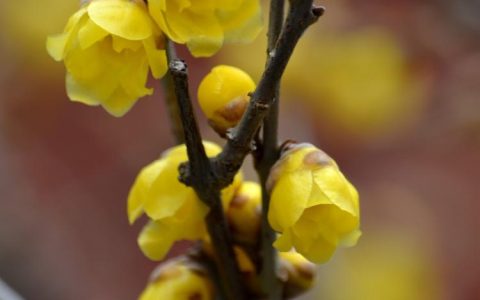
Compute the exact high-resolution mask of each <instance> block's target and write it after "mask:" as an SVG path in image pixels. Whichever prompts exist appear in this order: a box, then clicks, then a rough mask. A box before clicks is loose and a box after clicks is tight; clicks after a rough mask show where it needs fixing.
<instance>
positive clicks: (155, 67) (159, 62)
mask: <svg viewBox="0 0 480 300" xmlns="http://www.w3.org/2000/svg"><path fill="white" fill-rule="evenodd" d="M143 47H144V48H145V52H146V54H147V59H148V64H149V65H150V69H151V70H152V75H153V77H155V78H157V79H159V78H161V77H162V76H163V75H165V73H166V72H167V69H168V66H167V54H166V52H165V50H160V49H157V47H156V45H155V40H154V38H153V37H151V38H148V39H146V40H144V41H143Z"/></svg>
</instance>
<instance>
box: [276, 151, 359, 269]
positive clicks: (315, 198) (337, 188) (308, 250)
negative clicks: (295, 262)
mask: <svg viewBox="0 0 480 300" xmlns="http://www.w3.org/2000/svg"><path fill="white" fill-rule="evenodd" d="M268 187H269V189H270V193H271V200H270V208H269V211H268V220H269V222H270V225H271V226H272V228H273V229H274V230H275V231H277V232H279V236H278V238H277V240H276V241H275V243H274V246H275V247H276V248H277V249H279V250H280V251H289V250H290V249H292V247H294V248H295V250H296V251H297V252H299V253H300V254H302V255H303V256H305V257H306V258H307V259H309V260H310V261H312V262H315V263H323V262H325V261H327V260H328V259H329V258H330V257H331V256H332V254H333V252H334V251H335V249H336V248H337V246H351V245H354V244H355V243H356V241H357V239H358V238H359V236H360V234H361V233H360V230H359V221H360V215H359V213H360V212H359V203H358V193H357V191H356V190H355V188H354V187H353V185H352V184H351V183H350V182H349V181H348V180H347V179H346V178H345V176H344V175H343V174H342V173H341V172H340V170H339V168H338V166H337V164H336V163H335V162H334V161H333V159H332V158H330V157H329V156H328V155H327V154H326V153H325V152H323V151H321V150H319V149H318V148H316V147H315V146H313V145H311V144H292V145H290V146H289V147H288V148H287V149H286V150H285V151H284V152H283V154H282V156H281V158H280V160H279V161H278V162H277V163H276V164H275V165H274V167H273V168H272V171H271V173H270V176H269V179H268Z"/></svg>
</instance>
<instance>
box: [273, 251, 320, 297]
mask: <svg viewBox="0 0 480 300" xmlns="http://www.w3.org/2000/svg"><path fill="white" fill-rule="evenodd" d="M279 258H280V262H279V277H280V280H282V281H283V282H284V284H285V286H284V294H285V296H286V297H287V298H288V299H290V298H292V297H296V296H298V295H300V294H301V293H303V292H306V291H307V290H309V289H310V288H311V287H312V286H313V281H314V279H315V274H316V269H315V265H314V264H313V263H311V262H309V261H308V260H307V259H306V258H305V257H303V256H302V255H301V254H299V253H297V252H294V251H290V252H281V253H280V254H279Z"/></svg>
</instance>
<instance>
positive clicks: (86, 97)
mask: <svg viewBox="0 0 480 300" xmlns="http://www.w3.org/2000/svg"><path fill="white" fill-rule="evenodd" d="M65 83H66V89H67V95H68V98H69V99H70V100H72V101H75V102H80V103H83V104H86V105H90V106H96V105H99V104H100V100H99V99H98V98H97V96H96V95H95V94H94V93H92V91H91V90H90V89H89V88H88V87H85V86H82V85H81V84H79V83H78V82H77V81H76V80H75V79H74V78H73V76H72V75H71V74H70V73H67V76H66V80H65Z"/></svg>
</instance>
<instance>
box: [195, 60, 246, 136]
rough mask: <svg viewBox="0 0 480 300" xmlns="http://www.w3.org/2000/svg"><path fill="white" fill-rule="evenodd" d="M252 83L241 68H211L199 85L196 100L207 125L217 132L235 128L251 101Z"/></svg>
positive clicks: (223, 66) (221, 66) (222, 132)
mask: <svg viewBox="0 0 480 300" xmlns="http://www.w3.org/2000/svg"><path fill="white" fill-rule="evenodd" d="M254 90H255V82H254V81H253V80H252V78H251V77H250V75H248V74H247V73H245V72H244V71H243V70H241V69H239V68H236V67H232V66H226V65H219V66H216V67H214V68H213V69H212V70H211V71H210V73H208V74H207V75H206V76H205V77H204V78H203V79H202V82H201V83H200V85H199V87H198V103H199V104H200V108H201V109H202V111H203V113H204V114H205V116H206V117H207V118H208V121H209V124H210V125H211V126H212V127H213V129H215V131H217V132H218V133H219V134H220V135H224V134H225V132H226V131H227V130H228V129H229V128H231V127H235V125H237V123H238V122H239V121H240V119H241V118H242V116H243V113H244V112H245V110H246V109H247V106H248V103H249V101H250V96H249V93H251V92H253V91H254Z"/></svg>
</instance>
